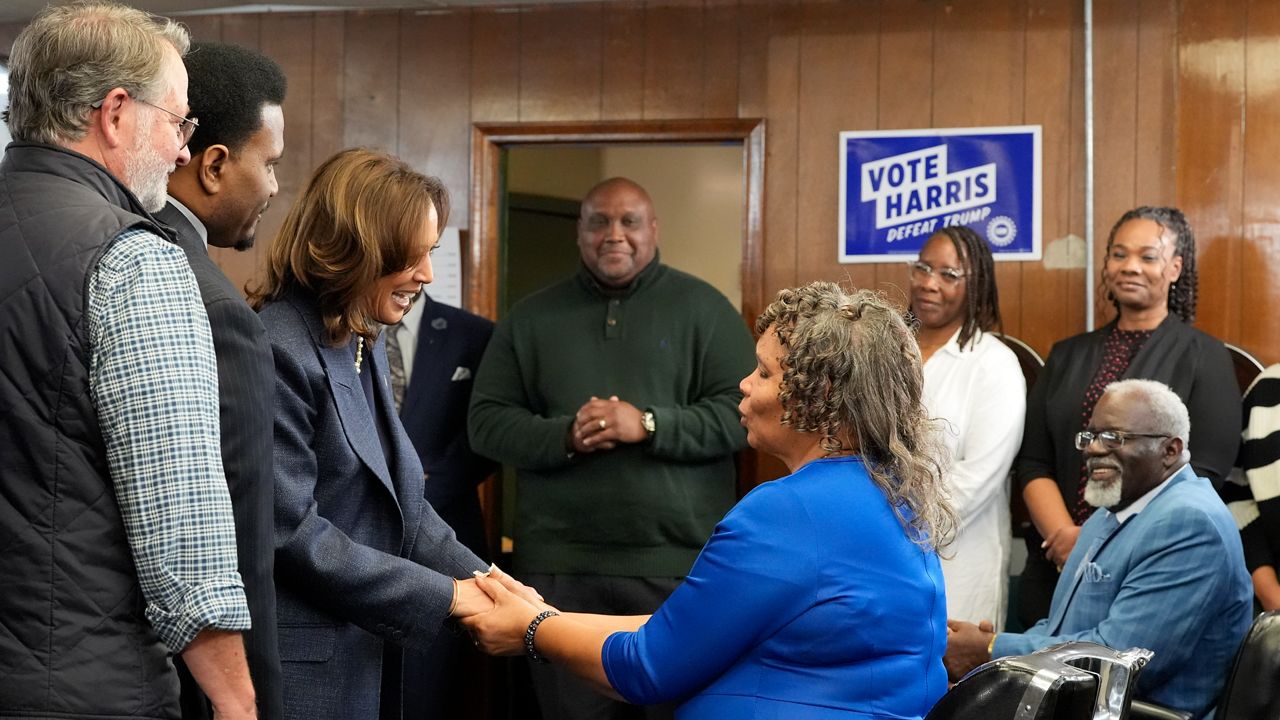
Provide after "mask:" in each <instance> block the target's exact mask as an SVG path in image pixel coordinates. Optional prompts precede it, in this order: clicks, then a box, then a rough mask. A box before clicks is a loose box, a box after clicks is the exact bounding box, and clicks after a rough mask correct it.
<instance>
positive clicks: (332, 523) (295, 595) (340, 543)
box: [261, 292, 486, 720]
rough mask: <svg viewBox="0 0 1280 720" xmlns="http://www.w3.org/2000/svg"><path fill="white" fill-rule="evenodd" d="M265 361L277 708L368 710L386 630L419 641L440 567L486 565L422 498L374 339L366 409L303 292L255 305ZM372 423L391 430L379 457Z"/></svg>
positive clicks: (342, 717)
mask: <svg viewBox="0 0 1280 720" xmlns="http://www.w3.org/2000/svg"><path fill="white" fill-rule="evenodd" d="M261 317H262V321H263V324H264V325H265V326H266V329H267V336H268V337H269V338H270V340H271V349H272V352H273V353H274V355H275V366H276V392H275V397H276V413H275V467H276V498H275V499H276V502H275V526H276V590H277V596H278V601H279V603H278V607H279V617H278V619H279V626H280V658H281V660H282V663H283V669H284V689H285V713H286V717H289V718H298V719H299V720H303V719H304V718H305V719H306V720H319V719H323V718H333V719H334V720H346V719H348V718H376V717H378V712H379V697H378V696H379V690H380V684H381V666H382V658H383V652H384V641H387V640H390V641H392V642H393V643H395V644H396V645H400V646H405V647H424V646H427V645H429V644H430V642H431V640H432V639H433V638H434V637H435V635H436V634H437V633H438V632H439V631H440V629H441V628H442V626H443V623H444V620H445V619H447V616H448V611H449V605H450V603H451V601H452V598H453V583H452V581H451V578H454V577H460V578H466V577H470V576H471V573H472V571H474V570H482V569H484V568H485V567H486V564H485V563H484V562H483V561H481V560H480V558H478V557H477V556H476V555H475V554H474V553H472V552H471V551H470V550H468V549H467V548H466V547H464V546H463V545H462V544H461V543H459V542H458V541H457V539H456V537H455V536H454V533H453V531H452V530H451V529H450V528H449V526H448V525H446V524H445V523H444V522H443V521H442V520H441V519H440V517H439V516H438V515H436V513H435V511H434V510H433V509H432V508H431V506H430V504H428V503H427V501H426V499H425V496H424V490H423V486H422V466H421V465H420V464H419V462H418V457H417V454H416V453H415V452H414V450H413V447H412V445H411V444H410V442H409V438H408V437H407V436H406V435H405V433H404V428H403V427H402V426H401V425H400V421H399V420H398V419H397V418H396V416H395V412H394V404H393V401H392V399H391V389H390V378H389V377H388V374H387V356H386V349H385V347H384V342H385V341H384V339H383V338H381V337H380V338H379V339H378V342H377V343H376V344H375V345H374V347H373V348H372V351H370V350H369V349H368V348H366V350H365V353H364V360H363V367H362V371H363V372H365V373H374V375H373V378H374V380H375V382H374V388H375V395H376V405H377V408H378V415H379V416H380V417H379V418H375V417H374V414H373V413H372V412H371V411H370V408H369V404H368V402H367V401H366V399H365V395H364V391H363V389H362V387H361V384H360V376H359V375H357V374H356V369H355V364H354V362H353V359H352V355H351V350H350V348H349V346H347V345H343V346H341V347H337V348H334V347H330V346H329V345H328V344H327V343H326V342H325V340H324V329H323V325H322V323H321V320H320V316H319V313H318V311H317V309H316V306H315V303H314V301H313V299H312V298H311V297H310V296H309V295H307V294H305V293H302V292H291V293H288V294H286V295H285V296H284V297H283V298H281V299H280V300H277V301H273V302H270V303H268V304H267V305H266V306H265V307H264V308H263V309H262V311H261ZM376 422H383V423H385V427H387V428H389V430H390V437H389V438H388V446H389V448H390V453H389V457H388V456H384V453H383V444H382V442H381V441H380V440H379V437H378V432H377V429H376V425H375V423H376Z"/></svg>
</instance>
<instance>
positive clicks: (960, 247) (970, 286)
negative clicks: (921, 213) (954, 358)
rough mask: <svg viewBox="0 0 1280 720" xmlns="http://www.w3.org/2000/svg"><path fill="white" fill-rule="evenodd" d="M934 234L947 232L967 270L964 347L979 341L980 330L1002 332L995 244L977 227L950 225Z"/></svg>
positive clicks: (962, 328) (962, 333)
mask: <svg viewBox="0 0 1280 720" xmlns="http://www.w3.org/2000/svg"><path fill="white" fill-rule="evenodd" d="M934 235H944V236H946V237H947V239H949V240H950V241H951V244H952V245H953V246H955V249H956V255H958V256H959V257H960V264H961V266H962V267H961V269H962V270H964V278H965V286H964V324H963V325H961V326H960V337H959V339H958V341H959V343H960V349H961V350H964V349H965V348H967V347H969V346H970V345H972V344H973V343H975V342H977V340H978V331H982V332H991V331H992V330H995V331H997V332H1001V331H1003V329H1004V325H1003V323H1002V322H1001V321H1000V291H999V289H998V288H997V287H996V268H995V260H994V259H993V258H992V257H991V246H990V245H988V244H987V241H986V240H984V239H983V237H982V236H981V235H979V234H978V233H977V232H976V231H975V230H973V228H970V227H968V226H965V225H949V226H947V227H944V228H942V229H941V230H939V231H938V232H936V233H934Z"/></svg>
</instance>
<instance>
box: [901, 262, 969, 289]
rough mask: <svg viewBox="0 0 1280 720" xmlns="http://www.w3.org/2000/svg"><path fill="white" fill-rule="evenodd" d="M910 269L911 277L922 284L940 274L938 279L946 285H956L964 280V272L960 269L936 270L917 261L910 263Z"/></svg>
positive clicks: (942, 268) (945, 268)
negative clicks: (935, 274)
mask: <svg viewBox="0 0 1280 720" xmlns="http://www.w3.org/2000/svg"><path fill="white" fill-rule="evenodd" d="M908 267H910V268H911V277H913V278H915V279H916V280H918V281H920V282H924V281H925V280H927V279H928V278H931V277H933V274H934V273H937V274H938V278H939V279H940V280H941V281H942V282H943V284H945V285H956V284H958V283H959V282H960V281H961V280H963V279H964V271H963V270H961V269H960V268H953V267H941V268H935V267H934V266H932V265H930V264H929V263H927V262H925V261H923V260H916V261H915V262H912V263H908Z"/></svg>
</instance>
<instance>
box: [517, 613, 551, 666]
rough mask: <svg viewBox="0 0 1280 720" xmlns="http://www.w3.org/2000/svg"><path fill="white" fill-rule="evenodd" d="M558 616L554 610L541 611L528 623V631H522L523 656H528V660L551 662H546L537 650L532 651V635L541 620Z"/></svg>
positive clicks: (536, 630)
mask: <svg viewBox="0 0 1280 720" xmlns="http://www.w3.org/2000/svg"><path fill="white" fill-rule="evenodd" d="M559 614H560V613H558V612H556V611H555V610H543V611H542V612H540V613H538V616H537V617H535V618H534V619H533V620H531V621H529V629H527V630H525V631H524V654H525V655H528V656H529V659H530V660H532V661H534V662H536V663H548V662H551V661H550V660H547V659H546V658H545V657H543V656H541V655H539V654H538V651H537V650H534V649H533V635H534V633H536V632H538V626H539V625H541V624H542V621H543V620H546V619H547V618H549V617H554V616H556V615H559Z"/></svg>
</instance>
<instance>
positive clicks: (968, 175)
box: [839, 125, 1040, 263]
mask: <svg viewBox="0 0 1280 720" xmlns="http://www.w3.org/2000/svg"><path fill="white" fill-rule="evenodd" d="M947 225H967V226H969V227H970V228H973V229H974V230H976V231H977V232H978V234H979V235H981V236H982V237H985V238H986V239H987V242H989V243H990V244H991V252H992V254H993V255H994V256H995V259H996V260H1039V259H1040V126H1039V125H1024V126H1018V127H984V128H938V129H931V130H878V131H868V132H842V133H840V250H839V252H840V262H842V263H867V262H896V261H899V260H908V259H911V258H914V257H915V256H916V255H917V254H918V253H919V252H920V248H921V247H923V246H924V243H925V241H926V240H928V239H929V236H930V235H932V234H933V233H934V232H936V231H937V230H938V229H940V228H942V227H945V226H947Z"/></svg>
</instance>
